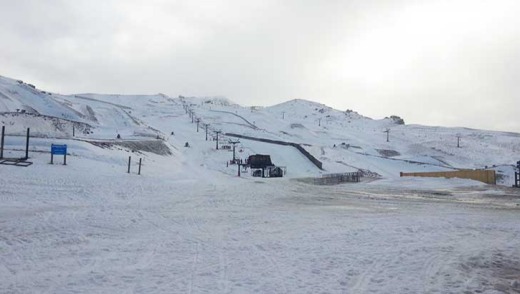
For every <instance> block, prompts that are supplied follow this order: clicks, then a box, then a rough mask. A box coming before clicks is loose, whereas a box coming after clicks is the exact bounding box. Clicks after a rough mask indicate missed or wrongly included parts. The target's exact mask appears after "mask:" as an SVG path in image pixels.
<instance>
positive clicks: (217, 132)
mask: <svg viewBox="0 0 520 294" xmlns="http://www.w3.org/2000/svg"><path fill="white" fill-rule="evenodd" d="M215 133H216V134H217V143H216V144H217V150H218V134H220V133H221V131H216V132H215Z"/></svg>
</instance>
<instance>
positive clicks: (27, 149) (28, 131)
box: [25, 128, 31, 160]
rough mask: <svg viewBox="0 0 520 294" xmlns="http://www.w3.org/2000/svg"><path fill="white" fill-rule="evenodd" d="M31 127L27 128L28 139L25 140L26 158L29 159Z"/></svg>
mask: <svg viewBox="0 0 520 294" xmlns="http://www.w3.org/2000/svg"><path fill="white" fill-rule="evenodd" d="M30 130H31V129H30V128H27V139H26V141H25V159H26V160H27V159H29V133H30Z"/></svg>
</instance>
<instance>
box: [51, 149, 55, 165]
mask: <svg viewBox="0 0 520 294" xmlns="http://www.w3.org/2000/svg"><path fill="white" fill-rule="evenodd" d="M51 164H54V154H52V151H51Z"/></svg>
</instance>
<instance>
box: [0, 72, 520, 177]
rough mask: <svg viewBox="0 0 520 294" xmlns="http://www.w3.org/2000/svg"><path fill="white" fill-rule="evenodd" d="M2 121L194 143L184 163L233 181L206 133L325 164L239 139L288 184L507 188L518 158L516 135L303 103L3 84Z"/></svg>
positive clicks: (102, 136) (245, 151) (98, 136)
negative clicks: (487, 184)
mask: <svg viewBox="0 0 520 294" xmlns="http://www.w3.org/2000/svg"><path fill="white" fill-rule="evenodd" d="M22 112H23V113H22ZM191 114H192V115H193V119H191V118H190V115H191ZM197 119H198V120H199V132H198V133H197V127H196V120H197ZM192 121H193V122H192ZM0 122H1V123H2V124H4V125H7V126H8V132H10V133H11V134H21V133H23V131H24V129H25V128H26V127H31V128H32V129H33V134H35V135H36V136H40V137H51V138H52V137H56V138H71V139H72V127H73V126H74V127H75V128H76V129H77V130H78V132H76V134H75V137H74V139H81V140H90V141H93V140H94V141H95V140H115V139H116V136H117V135H118V134H119V136H120V137H121V140H147V139H150V138H161V139H164V140H166V143H167V144H168V145H169V146H170V147H171V148H177V149H179V150H183V149H184V147H183V146H184V145H185V144H186V142H188V143H189V144H190V145H191V146H192V147H191V149H190V151H186V152H184V153H185V154H184V155H182V156H185V157H186V159H187V160H188V159H189V161H190V162H199V163H200V164H201V165H203V166H205V168H209V169H210V170H215V171H224V172H228V173H231V171H229V170H228V169H229V168H227V169H226V168H224V166H225V162H226V161H227V160H228V159H230V155H229V154H227V152H226V151H222V152H218V153H217V154H218V155H215V154H214V153H215V151H214V150H212V149H214V143H212V142H206V140H205V131H204V129H203V128H204V125H205V124H209V136H210V140H213V139H216V136H215V131H217V130H218V131H222V133H221V135H220V138H219V141H220V143H221V144H226V143H227V141H229V140H230V139H236V138H233V137H230V136H226V135H225V134H238V135H243V136H249V137H255V138H261V139H269V140H277V141H283V142H290V143H297V144H300V145H301V146H302V147H303V148H304V149H305V150H307V151H308V152H309V153H310V154H311V155H313V156H314V157H315V158H317V159H318V160H319V161H321V162H322V163H323V170H320V169H319V168H318V167H316V166H315V165H313V164H312V163H311V162H310V161H309V160H308V159H307V158H305V157H304V156H303V155H302V154H301V153H300V152H298V151H297V150H296V149H295V148H292V147H290V146H280V145H273V144H267V143H262V142H257V141H252V140H247V139H241V143H240V145H239V149H238V151H239V152H237V154H238V155H237V156H238V157H240V158H245V157H247V156H248V155H250V154H255V153H261V154H264V153H265V154H270V155H271V156H272V157H273V161H274V162H275V163H276V164H277V165H281V166H286V167H287V170H288V175H289V176H290V177H303V176H316V175H320V174H324V173H336V172H350V171H358V170H364V171H367V172H369V173H370V174H372V175H380V176H382V177H387V178H388V177H390V178H395V177H398V176H399V172H401V171H403V172H414V171H443V170H453V169H458V168H469V169H472V168H484V167H489V168H495V169H496V170H497V171H498V172H499V174H501V176H502V178H501V180H500V182H501V183H503V184H506V185H510V184H511V181H512V179H511V178H510V175H511V174H512V163H514V162H515V161H516V159H517V158H516V157H517V156H518V154H519V152H520V134H516V133H506V132H493V131H484V130H473V129H467V128H444V127H428V126H421V125H404V124H402V122H400V118H399V117H392V118H385V119H378V120H377V119H371V118H368V117H365V116H363V115H361V114H358V113H357V112H355V111H352V110H346V111H340V110H336V109H333V108H331V107H328V106H326V105H323V104H319V103H315V102H311V101H306V100H301V99H296V100H291V101H287V102H284V103H281V104H278V105H274V106H271V107H243V106H240V105H238V104H236V103H233V102H231V101H229V100H227V99H225V98H197V97H192V98H190V97H183V96H180V97H177V98H170V97H168V96H166V95H164V94H157V95H102V94H77V95H61V94H57V93H51V92H47V91H42V90H39V89H37V88H36V87H34V86H32V85H29V84H27V83H24V82H22V81H17V80H13V79H9V78H4V77H0ZM387 132H388V133H387ZM172 134H173V135H172ZM387 136H388V142H387ZM458 138H460V147H457V140H458ZM208 154H211V155H208Z"/></svg>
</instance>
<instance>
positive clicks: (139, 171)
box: [137, 158, 143, 175]
mask: <svg viewBox="0 0 520 294" xmlns="http://www.w3.org/2000/svg"><path fill="white" fill-rule="evenodd" d="M142 160H143V159H142V158H139V170H138V171H137V174H138V175H140V174H141V161H142Z"/></svg>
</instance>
